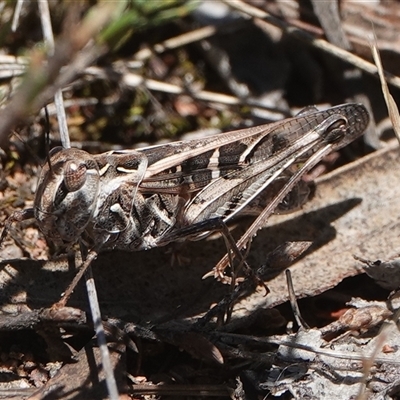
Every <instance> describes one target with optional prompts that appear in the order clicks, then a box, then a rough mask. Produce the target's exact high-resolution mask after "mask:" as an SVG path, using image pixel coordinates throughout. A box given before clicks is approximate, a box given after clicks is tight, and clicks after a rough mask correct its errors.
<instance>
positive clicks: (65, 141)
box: [38, 0, 71, 148]
mask: <svg viewBox="0 0 400 400" xmlns="http://www.w3.org/2000/svg"><path fill="white" fill-rule="evenodd" d="M38 6H39V14H40V21H41V23H42V31H43V36H44V38H45V41H46V44H47V46H48V54H49V55H51V56H52V55H53V54H54V36H53V29H52V27H51V19H50V10H49V3H48V2H47V0H41V1H39V2H38ZM54 103H55V105H56V109H57V119H58V126H59V130H60V137H61V143H62V146H63V147H65V148H69V147H71V144H70V139H69V134H68V126H67V117H66V114H65V108H64V100H63V95H62V91H61V89H58V90H57V91H56V93H55V94H54Z"/></svg>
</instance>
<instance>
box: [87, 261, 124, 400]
mask: <svg viewBox="0 0 400 400" xmlns="http://www.w3.org/2000/svg"><path fill="white" fill-rule="evenodd" d="M85 278H86V290H87V293H88V298H89V303H90V312H91V314H92V320H93V326H94V330H95V332H96V337H97V343H98V345H99V348H100V354H101V362H102V367H103V370H104V375H105V379H106V385H107V390H108V395H109V396H110V399H111V400H118V399H119V393H118V388H117V382H116V381H115V376H114V371H113V368H112V365H111V359H110V352H109V350H108V347H107V340H106V335H105V333H104V327H103V324H102V321H101V312H100V307H99V301H98V298H97V291H96V285H95V282H94V278H93V274H92V269H91V268H90V267H89V268H88V269H87V270H86V271H85Z"/></svg>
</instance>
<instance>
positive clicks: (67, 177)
mask: <svg viewBox="0 0 400 400" xmlns="http://www.w3.org/2000/svg"><path fill="white" fill-rule="evenodd" d="M86 172H87V168H86V165H85V164H84V163H79V164H78V163H77V162H75V161H72V160H69V161H67V162H66V163H65V166H64V185H65V188H66V189H67V191H68V192H76V191H77V190H79V189H80V188H81V187H82V186H83V185H84V184H85V182H86Z"/></svg>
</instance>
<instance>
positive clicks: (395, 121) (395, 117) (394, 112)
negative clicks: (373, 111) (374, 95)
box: [370, 38, 400, 143]
mask: <svg viewBox="0 0 400 400" xmlns="http://www.w3.org/2000/svg"><path fill="white" fill-rule="evenodd" d="M370 47H371V51H372V56H373V57H374V61H375V64H376V67H377V69H378V74H379V79H380V81H381V87H382V93H383V97H384V98H385V102H386V106H387V109H388V112H389V117H390V121H391V122H392V125H393V130H394V133H395V134H396V137H397V140H398V141H399V143H400V116H399V109H398V108H397V104H396V102H395V101H394V98H393V96H392V95H391V94H390V91H389V87H388V85H387V82H386V77H385V72H384V70H383V66H382V61H381V57H380V54H379V50H378V48H377V46H376V38H375V42H371V43H370Z"/></svg>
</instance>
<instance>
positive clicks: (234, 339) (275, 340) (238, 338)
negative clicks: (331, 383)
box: [213, 331, 400, 366]
mask: <svg viewBox="0 0 400 400" xmlns="http://www.w3.org/2000/svg"><path fill="white" fill-rule="evenodd" d="M213 335H214V336H215V337H221V339H224V338H229V339H230V341H231V343H238V344H241V343H246V344H247V345H250V344H253V345H260V344H276V345H279V346H287V347H291V348H295V349H301V350H305V351H309V352H310V353H314V354H318V355H321V356H327V357H332V358H338V359H344V360H352V361H360V362H364V361H365V359H366V358H371V357H367V356H365V355H361V354H355V353H350V352H343V351H337V350H329V349H324V348H313V347H311V346H306V345H303V344H300V343H296V342H295V341H293V340H286V339H282V338H280V337H274V336H273V337H268V338H267V337H258V336H250V335H242V334H238V333H225V332H224V333H222V332H217V331H216V332H214V333H213ZM374 361H375V363H388V364H391V365H397V366H400V360H398V358H397V357H396V356H394V357H393V359H389V358H387V357H382V358H381V357H376V358H374Z"/></svg>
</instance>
